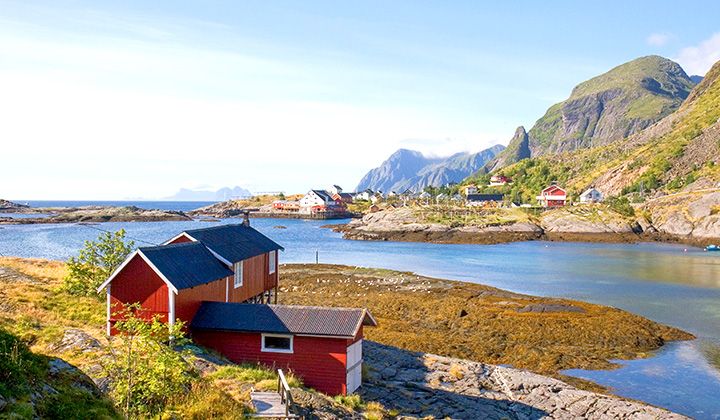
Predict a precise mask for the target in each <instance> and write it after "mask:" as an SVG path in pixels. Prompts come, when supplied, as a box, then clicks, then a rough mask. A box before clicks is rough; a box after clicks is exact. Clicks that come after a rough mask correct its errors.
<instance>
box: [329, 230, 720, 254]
mask: <svg viewBox="0 0 720 420" xmlns="http://www.w3.org/2000/svg"><path fill="white" fill-rule="evenodd" d="M321 227H323V228H326V229H331V230H333V231H334V232H337V233H341V234H343V238H344V239H347V240H355V241H389V242H425V243H435V244H460V245H497V244H505V243H513V242H526V241H548V242H587V243H612V244H638V243H647V242H659V243H666V244H678V245H688V246H693V247H698V248H704V247H706V246H707V245H710V244H714V243H718V241H720V240H717V239H713V238H710V239H705V238H689V237H682V236H678V235H671V234H667V233H660V232H642V233H607V232H605V233H597V232H544V231H540V232H522V231H516V232H513V231H503V232H499V231H495V232H466V231H462V230H459V229H448V230H430V229H427V230H418V231H403V230H394V231H393V230H390V231H369V230H361V229H356V228H352V227H349V226H348V224H337V225H332V224H328V225H324V226H321Z"/></svg>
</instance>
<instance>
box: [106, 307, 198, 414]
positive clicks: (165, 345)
mask: <svg viewBox="0 0 720 420" xmlns="http://www.w3.org/2000/svg"><path fill="white" fill-rule="evenodd" d="M139 309H140V306H139V305H137V304H135V305H128V306H127V307H125V308H124V309H123V310H122V311H119V312H118V313H117V314H116V315H117V316H118V318H119V319H120V320H119V321H117V322H116V323H115V329H116V330H117V331H118V333H119V334H118V335H117V336H115V337H113V338H111V339H110V344H109V346H108V348H109V353H110V357H108V358H107V359H105V360H104V361H103V362H102V364H103V368H104V370H105V372H106V373H107V375H108V378H109V379H110V384H111V385H110V392H111V395H112V397H113V399H114V400H115V402H116V403H117V405H118V407H119V408H120V409H121V410H122V411H123V412H124V413H125V416H127V417H128V418H140V417H153V416H157V415H158V414H160V413H162V411H163V410H164V409H165V407H166V406H167V404H168V403H169V402H170V400H171V399H173V398H176V397H178V396H181V395H182V394H184V393H185V392H187V391H188V390H189V389H190V385H191V383H192V381H193V380H194V379H195V374H194V373H193V371H192V369H191V368H190V366H189V365H188V363H187V362H185V359H183V356H182V353H180V352H179V351H176V350H175V349H174V348H173V346H181V345H183V344H185V343H186V342H187V341H188V340H187V339H186V338H185V336H184V333H183V323H182V322H178V323H176V324H174V325H173V326H169V325H168V324H166V323H164V322H162V321H161V320H160V317H159V316H158V315H156V316H155V317H153V318H152V319H151V320H147V319H142V318H140V317H138V316H136V315H135V312H136V311H137V310H139Z"/></svg>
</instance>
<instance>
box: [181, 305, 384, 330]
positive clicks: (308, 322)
mask: <svg viewBox="0 0 720 420" xmlns="http://www.w3.org/2000/svg"><path fill="white" fill-rule="evenodd" d="M360 325H371V326H375V325H377V323H376V322H375V320H374V319H373V317H372V315H370V313H369V312H368V311H367V310H365V309H357V308H328V307H318V306H292V305H259V304H251V303H227V302H203V303H202V305H201V306H200V309H199V310H198V311H197V313H196V314H195V317H194V318H193V320H192V323H191V324H190V326H191V327H192V328H197V329H208V330H222V331H242V332H258V333H275V334H306V335H324V336H332V337H345V338H350V337H354V336H355V335H356V333H357V331H358V329H359V328H360Z"/></svg>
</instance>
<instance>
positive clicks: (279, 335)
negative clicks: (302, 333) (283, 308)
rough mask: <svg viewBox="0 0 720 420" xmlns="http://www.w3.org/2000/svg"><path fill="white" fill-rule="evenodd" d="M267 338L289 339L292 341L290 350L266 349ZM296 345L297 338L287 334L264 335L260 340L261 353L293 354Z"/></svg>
mask: <svg viewBox="0 0 720 420" xmlns="http://www.w3.org/2000/svg"><path fill="white" fill-rule="evenodd" d="M265 337H275V338H289V339H290V348H289V349H272V348H267V347H265ZM294 344H295V337H294V336H292V335H286V334H262V336H261V338H260V351H262V352H265V353H293V347H294Z"/></svg>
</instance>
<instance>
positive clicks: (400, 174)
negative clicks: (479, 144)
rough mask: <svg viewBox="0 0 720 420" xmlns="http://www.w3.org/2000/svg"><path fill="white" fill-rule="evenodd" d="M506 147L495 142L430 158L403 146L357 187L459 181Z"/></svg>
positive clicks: (397, 188) (417, 186)
mask: <svg viewBox="0 0 720 420" xmlns="http://www.w3.org/2000/svg"><path fill="white" fill-rule="evenodd" d="M503 149H504V146H501V145H495V146H493V147H490V148H488V149H485V150H483V151H481V152H478V153H456V154H454V155H452V156H450V157H447V158H427V157H425V156H423V154H422V153H420V152H416V151H413V150H406V149H400V150H398V151H397V152H395V153H393V154H392V155H391V156H390V157H389V158H388V159H387V160H386V161H385V162H383V163H382V164H381V165H380V166H379V167H377V168H375V169H372V170H371V171H370V172H368V173H367V174H366V175H365V176H364V177H363V178H362V180H361V181H360V183H359V184H358V186H357V190H358V191H362V190H365V189H367V188H370V189H372V190H374V191H378V190H379V191H383V192H389V191H396V192H402V191H405V190H406V189H410V190H413V191H421V190H422V189H423V188H425V187H427V186H433V187H439V186H441V185H444V184H447V183H449V182H460V181H462V180H463V179H465V178H466V177H468V176H469V175H471V174H473V173H475V172H477V171H478V170H479V169H480V168H482V167H483V165H485V164H486V163H487V162H488V161H490V160H491V159H493V158H495V156H496V155H497V154H498V153H500V152H501V151H502V150H503Z"/></svg>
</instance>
